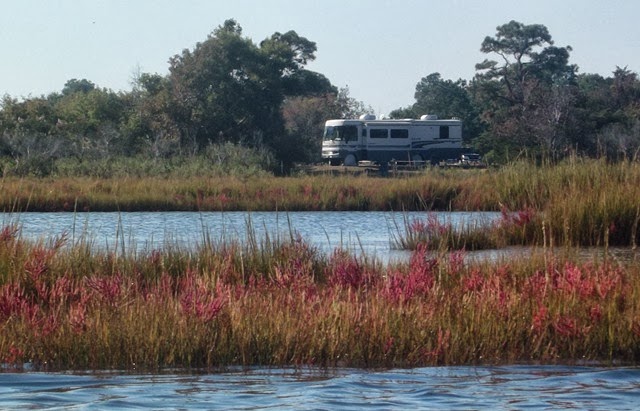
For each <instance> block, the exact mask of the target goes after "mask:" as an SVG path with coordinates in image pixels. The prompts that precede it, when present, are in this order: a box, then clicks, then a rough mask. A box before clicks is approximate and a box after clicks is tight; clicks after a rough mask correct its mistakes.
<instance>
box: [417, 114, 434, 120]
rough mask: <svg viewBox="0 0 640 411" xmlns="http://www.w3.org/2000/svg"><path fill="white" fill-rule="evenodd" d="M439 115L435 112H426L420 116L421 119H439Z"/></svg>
mask: <svg viewBox="0 0 640 411" xmlns="http://www.w3.org/2000/svg"><path fill="white" fill-rule="evenodd" d="M437 119H438V116H436V115H435V114H424V115H422V116H420V120H437Z"/></svg>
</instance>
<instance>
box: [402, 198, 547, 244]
mask: <svg viewBox="0 0 640 411" xmlns="http://www.w3.org/2000/svg"><path fill="white" fill-rule="evenodd" d="M539 215H540V213H538V212H537V211H536V210H534V209H533V208H530V207H527V208H525V209H523V210H520V211H516V212H511V211H509V210H507V209H506V208H504V207H503V208H502V210H501V218H499V219H498V220H496V221H471V222H464V221H463V222H461V224H460V225H459V226H454V224H453V223H452V222H451V221H450V220H446V219H443V218H442V214H439V213H433V212H429V213H427V214H426V217H425V218H424V219H421V218H413V219H407V218H405V221H404V230H399V231H402V233H401V234H399V235H397V236H396V237H395V243H396V246H397V247H398V248H401V249H410V250H414V249H416V248H417V247H418V245H420V244H423V245H426V246H427V247H428V248H429V249H432V250H482V249H488V248H501V247H505V246H507V245H535V244H537V242H538V241H539V239H540V237H541V235H540V231H541V227H540V226H539V221H540V217H539Z"/></svg>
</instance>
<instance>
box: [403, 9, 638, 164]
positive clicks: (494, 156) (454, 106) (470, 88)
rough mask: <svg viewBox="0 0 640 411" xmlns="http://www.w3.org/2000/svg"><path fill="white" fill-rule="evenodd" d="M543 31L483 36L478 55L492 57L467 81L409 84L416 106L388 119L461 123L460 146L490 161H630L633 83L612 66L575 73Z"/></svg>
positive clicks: (527, 28) (434, 78)
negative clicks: (426, 117)
mask: <svg viewBox="0 0 640 411" xmlns="http://www.w3.org/2000/svg"><path fill="white" fill-rule="evenodd" d="M553 44H554V43H553V40H552V38H551V35H550V34H549V32H548V30H547V28H546V27H545V26H543V25H539V24H533V25H524V24H522V23H519V22H516V21H511V22H509V23H507V24H504V25H502V26H499V27H497V32H496V36H495V37H486V38H485V39H484V41H483V42H482V45H481V51H482V52H483V53H487V54H490V55H495V56H497V59H496V60H491V59H485V60H484V61H483V62H481V63H479V64H477V65H476V70H477V74H476V76H475V77H474V78H473V80H472V81H470V82H467V81H465V80H462V79H460V80H458V81H456V82H453V81H451V80H443V79H442V78H441V77H440V74H439V73H433V74H430V75H428V76H426V77H424V78H423V79H422V80H421V81H420V82H419V83H418V85H417V86H416V93H415V98H416V102H415V103H414V104H413V105H412V106H410V107H408V108H404V109H399V110H397V111H395V112H393V113H392V117H397V118H401V117H406V116H407V114H409V115H410V116H416V115H420V114H424V113H430V114H436V115H438V116H440V117H452V116H455V117H459V118H461V119H463V120H464V124H465V128H466V130H465V136H464V137H465V140H466V141H467V143H469V144H471V145H472V146H474V147H475V148H476V149H477V150H478V151H479V152H481V153H483V154H485V156H486V157H487V159H488V160H489V161H501V162H504V161H508V160H511V159H513V158H515V157H517V156H521V155H527V156H533V157H536V158H551V159H557V158H561V157H564V156H566V155H568V154H569V153H572V152H577V153H579V154H581V155H587V156H592V157H601V156H606V157H607V158H610V159H614V160H619V159H621V158H629V159H637V155H638V150H639V149H640V134H639V131H640V81H639V80H638V76H637V74H636V73H633V72H631V71H629V70H627V69H626V68H620V67H616V69H615V71H614V72H613V77H611V78H603V77H602V76H600V75H597V74H578V67H577V66H575V65H572V64H570V63H569V52H570V51H571V47H570V46H566V47H556V46H554V45H553Z"/></svg>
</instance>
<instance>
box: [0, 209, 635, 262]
mask: <svg viewBox="0 0 640 411" xmlns="http://www.w3.org/2000/svg"><path fill="white" fill-rule="evenodd" d="M437 215H438V218H439V219H441V220H442V221H443V222H447V223H451V224H452V225H453V226H454V227H455V226H462V225H466V224H490V223H491V222H493V221H495V220H496V219H498V218H500V216H501V214H500V213H496V212H448V213H437ZM426 216H427V214H426V213H425V212H405V213H401V212H395V213H394V212H378V211H371V212H367V211H356V212H353V211H338V212H333V211H327V212H290V213H283V212H253V213H247V212H224V213H222V212H202V213H198V212H135V213H78V214H74V213H15V214H4V215H3V219H2V223H4V224H9V223H17V224H19V226H20V227H21V235H22V236H23V237H25V238H30V239H41V238H45V239H46V238H52V237H54V236H58V235H61V234H62V233H67V234H68V236H69V238H70V239H71V240H72V241H74V242H75V241H78V240H79V239H81V238H83V239H89V240H91V241H92V243H93V244H94V246H96V247H101V248H106V249H109V250H114V249H118V250H120V251H121V250H122V249H123V248H124V249H125V250H131V249H136V250H150V249H158V248H162V247H164V246H166V245H171V246H176V245H178V246H184V247H193V246H195V245H197V244H202V242H203V241H205V239H209V240H212V241H225V240H240V241H244V240H245V239H246V237H247V235H248V233H252V234H251V235H255V237H256V239H257V240H258V241H261V240H263V239H264V238H265V237H266V236H268V237H269V238H271V239H276V238H278V237H280V238H289V237H290V236H291V235H297V234H299V235H301V236H302V238H303V239H304V240H305V241H307V242H309V243H310V244H312V245H314V246H316V247H318V248H319V249H320V251H322V252H325V253H330V252H332V251H333V250H334V249H335V248H346V249H349V250H351V251H353V252H355V253H363V254H364V255H366V256H368V257H372V258H377V259H379V260H380V261H383V262H391V261H405V260H407V258H408V257H409V255H410V253H409V252H407V251H404V250H396V249H394V248H395V247H394V246H393V243H394V240H395V239H397V238H398V236H399V235H403V234H404V232H405V231H404V230H405V222H406V221H411V220H412V219H417V218H418V219H419V218H426ZM566 252H567V250H565V249H562V248H556V249H553V250H549V249H542V248H530V247H508V248H505V249H499V250H482V251H473V252H467V253H466V254H465V256H466V258H467V259H468V260H483V261H485V260H489V261H499V260H501V259H508V258H513V257H514V256H520V255H531V254H535V253H550V254H552V255H563V253H566ZM568 252H570V253H574V255H573V256H576V257H578V258H585V259H598V260H601V259H604V258H612V259H614V260H617V261H621V262H630V261H636V260H637V259H638V258H637V257H638V252H637V250H631V249H630V248H623V247H618V248H613V247H612V248H609V249H608V250H607V253H605V252H604V249H603V248H585V249H571V250H569V251H568ZM575 253H579V254H578V255H575Z"/></svg>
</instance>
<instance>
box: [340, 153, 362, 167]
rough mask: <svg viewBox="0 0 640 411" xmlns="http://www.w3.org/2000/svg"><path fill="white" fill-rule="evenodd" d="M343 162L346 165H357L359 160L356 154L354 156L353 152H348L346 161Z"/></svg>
mask: <svg viewBox="0 0 640 411" xmlns="http://www.w3.org/2000/svg"><path fill="white" fill-rule="evenodd" d="M342 164H344V165H345V166H357V165H358V160H357V159H356V156H354V155H353V154H348V155H347V156H346V157H345V158H344V162H343V163H342Z"/></svg>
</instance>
